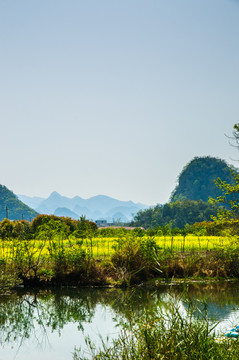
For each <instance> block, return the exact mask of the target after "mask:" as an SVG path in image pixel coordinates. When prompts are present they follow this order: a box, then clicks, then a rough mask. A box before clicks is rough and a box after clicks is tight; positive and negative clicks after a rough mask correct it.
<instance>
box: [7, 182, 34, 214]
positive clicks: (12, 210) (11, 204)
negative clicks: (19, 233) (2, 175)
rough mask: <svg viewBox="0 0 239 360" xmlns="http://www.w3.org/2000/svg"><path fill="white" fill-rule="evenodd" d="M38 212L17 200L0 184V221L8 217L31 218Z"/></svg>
mask: <svg viewBox="0 0 239 360" xmlns="http://www.w3.org/2000/svg"><path fill="white" fill-rule="evenodd" d="M37 215H38V213H37V212H36V211H35V210H32V209H31V208H30V207H28V206H27V205H25V204H23V202H21V201H20V200H18V198H17V196H16V195H15V194H14V193H13V192H12V191H10V190H9V189H8V188H7V187H6V186H3V185H0V221H1V220H3V219H4V218H6V217H8V218H9V219H11V220H20V219H25V220H28V221H29V220H32V219H33V218H34V217H36V216H37Z"/></svg>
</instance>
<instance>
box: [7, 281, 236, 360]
mask: <svg viewBox="0 0 239 360" xmlns="http://www.w3.org/2000/svg"><path fill="white" fill-rule="evenodd" d="M185 292H186V294H187V297H188V298H189V299H197V300H198V304H199V307H200V306H203V305H202V304H203V303H204V304H207V310H208V315H209V318H210V319H212V320H213V321H214V320H216V321H218V323H219V324H218V326H217V331H218V333H221V332H224V331H225V330H226V329H228V328H230V327H232V326H234V325H236V324H239V283H235V282H222V283H207V284H205V283H195V284H188V285H174V286H169V285H161V286H158V287H157V288H156V289H151V290H149V289H145V288H141V287H140V288H136V289H130V290H122V289H101V288H81V289H76V288H63V289H46V290H39V289H34V290H25V289H23V288H19V289H17V290H16V291H14V292H12V293H11V294H8V295H4V296H0V360H13V359H14V360H28V359H29V360H30V359H33V358H34V360H40V359H44V360H68V359H73V352H74V349H75V348H79V347H81V349H82V351H87V346H86V344H85V339H86V338H87V337H89V338H90V339H91V341H92V342H93V343H94V344H96V346H97V347H98V346H100V345H101V339H102V340H104V341H105V342H106V341H107V339H108V341H109V342H110V340H111V339H113V338H116V337H117V335H118V334H119V332H120V328H121V326H122V324H123V323H125V322H126V323H127V322H129V321H131V320H132V318H134V319H135V318H137V317H141V316H142V315H143V313H144V312H145V311H146V309H152V308H155V307H163V306H165V304H167V301H168V298H169V297H171V296H176V297H177V301H178V303H180V306H181V308H182V311H184V310H185V308H186V306H187V305H186V303H185V301H183V299H182V298H181V294H182V293H184V294H185Z"/></svg>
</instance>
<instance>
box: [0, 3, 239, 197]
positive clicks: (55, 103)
mask: <svg viewBox="0 0 239 360" xmlns="http://www.w3.org/2000/svg"><path fill="white" fill-rule="evenodd" d="M0 51H1V54H0V123H1V141H0V151H1V156H0V168H1V172H0V173H1V176H0V184H3V185H5V186H7V187H8V188H9V189H11V190H12V191H14V192H15V193H17V194H25V195H30V196H43V197H47V196H48V195H49V194H50V193H51V192H52V191H54V190H56V191H58V192H60V193H61V194H62V195H65V196H75V195H79V196H81V197H83V198H88V197H91V196H94V195H97V194H104V195H109V196H112V197H115V198H118V199H120V200H133V201H135V202H143V203H146V204H156V203H165V202H166V201H168V199H169V196H170V193H171V192H172V190H173V189H174V187H175V185H176V181H177V177H178V175H179V173H180V172H181V170H182V168H183V167H184V166H185V165H186V163H188V162H189V161H190V160H192V159H193V157H195V156H205V155H211V156H216V157H219V158H222V159H225V160H226V161H228V162H229V163H233V164H234V165H236V163H235V162H233V161H232V160H231V159H233V158H234V159H236V158H237V159H238V158H239V154H238V152H237V150H236V149H234V148H232V147H230V146H229V144H228V139H227V138H226V136H225V134H229V135H230V134H231V133H232V129H233V124H235V123H237V122H239V1H235V0H200V1H196V0H144V1H142V0H134V1H133V0H118V1H116V0H115V1H113V0H84V1H83V0H64V1H62V0H38V1H37V0H21V1H19V0H0Z"/></svg>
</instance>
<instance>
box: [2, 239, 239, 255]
mask: <svg viewBox="0 0 239 360" xmlns="http://www.w3.org/2000/svg"><path fill="white" fill-rule="evenodd" d="M144 238H147V237H144ZM122 239H123V240H124V239H126V237H123V238H121V239H120V240H122ZM118 240H119V238H115V237H94V238H86V239H83V240H80V239H64V240H60V239H55V240H52V242H55V243H56V244H60V243H62V244H63V245H64V248H65V251H67V250H68V249H70V248H74V247H77V246H79V244H80V245H81V247H82V249H84V250H85V251H86V252H88V253H91V255H92V256H93V257H95V258H107V257H110V256H112V255H113V253H114V251H115V246H116V244H117V241H118ZM154 240H155V242H156V244H157V245H158V246H159V247H160V249H162V250H171V251H174V252H175V251H176V252H184V251H185V252H186V251H211V250H219V249H222V248H224V249H225V248H227V247H229V246H231V245H232V243H233V242H234V244H236V241H235V240H233V239H231V238H230V237H221V236H195V235H188V236H186V237H183V236H173V237H172V236H156V237H154ZM13 243H14V241H13V240H4V241H3V240H0V259H8V258H11V257H12V255H13V252H14V251H16V250H17V245H16V244H17V242H16V241H15V247H14V246H13V245H14V244H13ZM28 243H29V244H30V245H31V247H32V248H34V249H35V256H38V255H39V253H40V252H41V255H44V256H48V255H49V246H50V243H49V242H48V241H45V240H28ZM237 246H238V248H239V244H236V245H235V247H237ZM42 247H43V249H42Z"/></svg>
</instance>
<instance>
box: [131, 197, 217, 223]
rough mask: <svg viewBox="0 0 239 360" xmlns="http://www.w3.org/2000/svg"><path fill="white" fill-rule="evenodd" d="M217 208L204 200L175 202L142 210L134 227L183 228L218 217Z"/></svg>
mask: <svg viewBox="0 0 239 360" xmlns="http://www.w3.org/2000/svg"><path fill="white" fill-rule="evenodd" d="M216 214H217V206H216V205H211V204H209V203H206V202H204V201H202V200H199V201H192V200H183V201H175V202H172V203H169V204H165V205H156V206H155V207H152V208H149V209H146V210H140V211H139V212H138V213H137V214H136V216H135V217H134V221H133V222H132V223H131V225H132V226H143V227H144V228H145V229H148V228H157V227H159V226H166V225H170V226H171V227H172V228H175V227H176V228H183V227H184V226H185V225H186V224H189V225H193V224H194V223H195V222H202V221H209V220H211V215H214V216H216Z"/></svg>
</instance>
